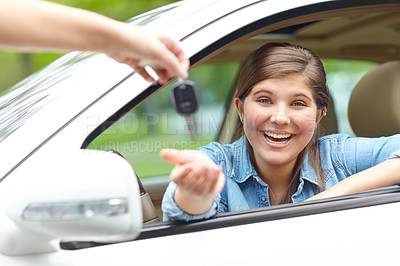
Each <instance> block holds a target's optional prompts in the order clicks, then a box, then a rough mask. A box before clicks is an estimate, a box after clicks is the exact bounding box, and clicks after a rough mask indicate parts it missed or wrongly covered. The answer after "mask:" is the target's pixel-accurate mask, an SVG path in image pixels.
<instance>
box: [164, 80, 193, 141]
mask: <svg viewBox="0 0 400 266" xmlns="http://www.w3.org/2000/svg"><path fill="white" fill-rule="evenodd" d="M171 96H172V101H173V103H174V106H175V109H176V111H177V112H178V113H179V114H180V115H182V116H183V117H184V118H185V120H186V124H187V126H188V129H189V132H190V136H191V138H192V141H196V139H197V133H196V121H195V119H194V114H195V113H196V111H197V109H198V107H199V101H198V98H197V93H196V90H195V84H194V82H193V81H189V80H181V79H180V80H178V82H177V83H175V84H174V86H172V88H171Z"/></svg>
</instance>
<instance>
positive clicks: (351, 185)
mask: <svg viewBox="0 0 400 266" xmlns="http://www.w3.org/2000/svg"><path fill="white" fill-rule="evenodd" d="M397 184H400V158H392V159H389V160H386V161H384V162H382V163H380V164H377V165H375V166H373V167H371V168H369V169H366V170H364V171H361V172H359V173H357V174H354V175H352V176H350V177H348V178H346V179H345V180H343V181H341V182H339V183H338V184H336V185H334V186H332V187H331V188H329V189H327V190H325V191H323V192H321V193H319V194H317V195H315V196H313V197H311V198H309V199H307V201H309V200H316V199H323V198H329V197H335V196H341V195H347V194H353V193H358V192H362V191H366V190H371V189H376V188H381V187H386V186H393V185H397Z"/></svg>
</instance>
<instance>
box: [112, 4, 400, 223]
mask: <svg viewBox="0 0 400 266" xmlns="http://www.w3.org/2000/svg"><path fill="white" fill-rule="evenodd" d="M398 14H399V13H398V11H397V10H396V9H394V10H390V8H388V7H385V8H381V9H378V10H376V12H371V10H358V12H353V11H351V10H350V11H349V10H347V11H337V12H336V13H332V14H323V13H322V14H318V15H314V16H313V19H310V18H308V17H301V18H296V19H289V20H287V21H282V22H279V23H276V24H273V25H269V26H267V27H264V28H262V29H259V30H258V31H257V32H252V33H249V35H248V36H253V37H251V38H247V39H245V38H240V39H239V40H237V41H234V42H232V43H230V44H228V45H226V46H224V47H222V48H221V49H219V50H217V51H215V52H214V53H212V54H210V55H209V56H206V57H204V58H203V59H201V60H199V61H198V62H196V63H195V66H193V70H192V71H194V70H195V69H196V68H201V67H202V66H210V65H218V64H224V63H231V62H236V63H238V65H240V61H241V60H243V58H244V57H245V56H247V55H248V54H249V53H250V52H252V51H253V50H255V49H257V48H258V47H260V46H262V45H263V44H265V43H267V42H291V43H296V44H300V45H302V46H304V47H307V48H310V49H312V50H313V51H315V52H316V53H317V54H318V55H319V56H320V57H321V58H322V59H324V58H334V59H343V60H349V61H352V60H361V61H366V62H372V63H374V64H375V65H379V64H382V63H385V64H382V65H381V66H380V67H378V68H376V69H374V70H373V71H371V72H369V73H368V74H366V75H364V77H363V78H362V79H361V81H360V82H359V84H357V85H356V86H355V88H354V90H353V88H352V87H348V88H347V90H348V92H349V94H350V92H351V91H352V93H351V100H350V104H349V106H348V119H349V121H350V123H351V128H352V130H353V131H354V134H355V135H357V136H371V137H372V136H384V135H390V134H394V133H396V132H399V129H400V110H398V108H397V104H398V99H399V97H398V93H399V90H400V85H399V84H400V61H399V60H400V42H399V41H398V40H400V16H399V15H398ZM245 37H246V36H245ZM243 39H245V40H243ZM396 60H397V61H396ZM386 62H389V63H386ZM223 67H224V65H223ZM237 71H238V68H235V71H231V72H234V73H230V74H231V76H233V77H236V76H237V74H238V72H237ZM189 78H190V76H189ZM220 79H221V78H220ZM229 82H230V83H231V85H230V86H228V87H229V89H228V90H227V93H226V96H225V97H226V99H225V101H224V102H223V103H222V104H221V105H223V118H222V119H221V121H220V124H219V126H218V132H217V135H216V136H215V139H214V140H216V141H219V142H221V143H230V142H232V141H234V140H235V139H236V138H237V137H238V136H237V135H235V133H236V132H237V131H236V130H235V128H236V127H237V126H238V124H239V117H238V115H237V112H236V109H235V106H234V104H233V99H232V97H233V90H234V82H235V78H233V79H232V80H230V81H229ZM200 86H205V85H204V84H201V82H200ZM165 87H168V85H167V86H165ZM215 89H217V88H215ZM218 89H219V88H218ZM330 89H331V91H332V92H334V91H335V89H336V88H334V87H330ZM201 90H202V87H199V88H198V92H199V93H200V94H201ZM377 90H379V92H378V93H377ZM165 91H166V92H165ZM159 93H160V94H161V93H164V94H168V89H166V88H164V89H162V90H161V91H160V92H159ZM333 95H334V94H333ZM152 98H153V97H152ZM201 98H202V97H201V95H200V105H201ZM334 98H335V97H332V99H331V102H330V106H329V109H328V112H327V116H326V118H324V119H323V120H322V122H321V123H322V128H323V133H324V134H332V133H336V132H340V131H341V129H340V125H339V124H340V123H339V121H338V120H339V118H338V117H337V113H338V108H337V104H338V103H337V102H334V100H335V99H334ZM149 100H151V98H150V99H148V100H147V101H149ZM340 100H341V99H340ZM147 101H146V102H147ZM153 104H154V102H153ZM346 106H347V103H346ZM202 125H204V124H202ZM139 141H140V140H139ZM189 147H190V148H191V147H192V146H189ZM119 152H121V154H123V156H124V157H126V158H127V159H128V160H130V158H128V157H129V156H127V155H125V154H124V152H123V151H119ZM131 164H132V165H133V167H134V169H135V171H137V170H138V169H139V168H140V165H138V164H135V162H132V163H131ZM138 172H139V171H138ZM142 176H143V175H141V174H140V173H139V177H140V178H141V179H142ZM142 182H143V184H144V187H145V188H146V189H147V192H148V194H149V195H150V197H151V200H152V202H153V204H154V206H155V208H156V209H157V211H158V216H159V218H160V220H162V213H161V211H160V205H161V199H162V195H163V193H164V191H165V188H166V186H167V184H168V171H167V172H165V173H164V174H162V175H160V174H154V175H153V178H143V179H142ZM146 205H147V206H148V204H146ZM150 208H153V207H152V206H151V207H150ZM151 213H153V212H152V211H151ZM153 218H155V219H156V217H153ZM153 218H151V219H150V220H152V219H153Z"/></svg>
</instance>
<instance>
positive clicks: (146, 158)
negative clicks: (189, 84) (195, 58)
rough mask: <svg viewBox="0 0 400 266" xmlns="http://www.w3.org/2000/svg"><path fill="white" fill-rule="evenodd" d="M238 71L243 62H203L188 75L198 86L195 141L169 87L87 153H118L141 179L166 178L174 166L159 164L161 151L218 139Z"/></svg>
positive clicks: (109, 131) (119, 123)
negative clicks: (176, 108) (172, 97)
mask: <svg viewBox="0 0 400 266" xmlns="http://www.w3.org/2000/svg"><path fill="white" fill-rule="evenodd" d="M238 71H239V63H238V62H232V63H214V64H203V65H199V66H197V67H195V68H193V69H192V70H191V71H190V72H189V78H188V79H189V80H192V81H194V82H195V83H196V89H197V94H198V98H199V102H200V105H199V109H198V111H197V112H196V114H195V120H196V126H197V133H198V134H197V141H196V142H193V141H192V140H191V137H190V133H189V131H188V129H187V125H186V120H185V119H184V117H182V116H180V115H179V114H177V112H176V111H175V109H174V107H173V104H172V101H171V96H170V88H171V85H172V84H170V85H167V86H165V87H164V88H162V89H161V90H160V91H158V92H157V93H155V94H154V95H153V96H151V97H150V98H148V99H147V100H146V101H144V102H143V103H142V104H141V105H140V106H138V107H137V108H135V109H133V110H132V111H131V112H129V113H128V114H126V115H125V116H124V117H123V118H121V119H120V120H119V121H117V122H116V123H115V124H113V125H112V126H111V127H110V128H109V129H107V130H106V131H105V132H103V133H102V134H101V135H100V136H98V137H97V138H96V139H95V140H94V141H93V142H92V143H91V144H90V145H89V147H88V148H89V149H96V150H116V151H118V152H119V153H121V154H122V155H123V156H124V157H125V158H126V159H127V160H128V161H129V162H130V163H131V164H132V166H133V168H134V169H135V171H136V173H137V175H138V176H139V177H140V178H146V177H156V176H162V175H168V174H169V172H170V171H171V170H172V167H173V165H171V164H168V163H165V162H164V161H162V160H161V158H160V156H159V154H160V151H161V150H162V149H165V148H173V149H196V148H197V147H200V146H204V145H206V144H208V143H209V142H211V141H214V140H216V139H217V136H218V132H219V130H220V127H221V124H222V121H223V118H224V115H225V102H226V99H227V98H228V94H229V93H230V91H231V90H232V88H233V86H234V83H235V81H236V77H237V75H238Z"/></svg>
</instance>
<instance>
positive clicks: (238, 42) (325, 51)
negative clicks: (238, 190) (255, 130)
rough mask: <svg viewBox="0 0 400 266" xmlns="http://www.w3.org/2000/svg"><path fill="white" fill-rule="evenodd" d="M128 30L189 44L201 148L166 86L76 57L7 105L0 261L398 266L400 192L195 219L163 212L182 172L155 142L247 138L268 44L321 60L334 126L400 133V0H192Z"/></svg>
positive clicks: (179, 144)
mask: <svg viewBox="0 0 400 266" xmlns="http://www.w3.org/2000/svg"><path fill="white" fill-rule="evenodd" d="M129 23H133V24H137V25H144V26H146V27H152V28H156V29H158V30H161V31H164V32H166V33H168V34H169V35H171V36H172V37H174V38H176V39H179V40H181V42H182V46H183V48H184V50H185V53H186V55H187V56H189V57H190V60H191V68H192V69H191V71H190V76H189V79H191V80H194V81H195V83H196V87H197V93H198V98H199V101H200V108H199V110H198V112H197V113H196V114H195V116H194V119H195V120H196V123H197V141H195V142H194V141H192V140H191V137H190V134H189V132H188V127H187V124H186V122H185V119H184V118H183V117H181V116H180V115H178V114H177V113H176V112H175V111H174V109H173V105H172V104H171V99H170V89H169V87H170V84H167V85H165V86H160V85H155V86H152V85H151V84H150V83H148V82H146V81H145V80H143V79H142V78H141V77H140V76H139V75H138V74H136V73H132V69H131V68H129V67H128V66H126V65H123V64H119V63H117V62H115V61H113V60H111V59H110V58H108V57H107V56H105V55H102V54H92V53H75V52H74V53H70V54H68V55H66V56H64V57H62V58H60V59H59V60H57V61H55V62H54V63H52V64H50V65H49V66H48V67H46V68H45V69H43V70H41V71H39V72H37V73H35V74H34V75H32V76H30V77H28V78H27V79H25V80H23V81H21V82H20V83H19V84H17V85H15V86H14V87H12V88H11V89H9V90H7V91H6V92H4V93H3V94H2V96H1V98H0V165H1V167H0V206H1V208H0V265H2V266H16V265H30V266H50V265H57V266H59V265H96V266H101V265H107V266H110V265H118V266H119V265H400V258H399V256H398V255H397V252H398V249H399V247H400V231H399V229H398V227H399V223H400V188H399V187H397V186H396V187H389V188H384V189H379V190H374V191H368V192H364V193H359V194H354V195H349V196H342V197H336V198H331V199H325V200H320V201H313V202H304V203H295V204H285V205H277V206H272V207H267V208H260V209H252V210H248V211H242V212H234V213H225V214H221V215H219V216H217V217H215V218H213V219H209V220H205V221H196V222H190V223H189V222H188V223H185V222H182V223H176V222H168V223H167V222H162V221H161V220H162V213H161V212H160V208H159V207H160V202H161V198H162V195H163V193H164V190H165V188H166V186H167V184H168V182H169V179H168V173H169V171H170V170H171V169H172V166H171V165H168V164H166V163H164V162H162V161H161V159H160V158H159V151H160V150H161V149H162V148H181V149H187V148H189V149H194V148H197V147H199V146H202V145H205V144H207V143H208V142H210V141H220V142H222V143H227V142H231V141H233V140H234V139H235V138H236V137H237V136H235V130H234V128H235V126H236V125H237V123H238V117H237V114H236V112H235V110H234V107H233V105H232V104H231V103H232V102H233V101H232V97H233V96H232V95H233V93H232V89H233V88H234V83H235V79H236V77H237V74H238V68H239V65H240V61H241V60H242V59H243V58H244V57H245V56H246V55H247V54H249V53H250V52H251V51H253V50H255V49H256V48H257V47H259V46H261V45H262V44H264V43H267V42H292V43H297V44H300V45H302V46H305V47H307V48H311V49H312V50H314V51H315V52H316V53H317V54H318V55H319V56H320V57H321V58H323V62H324V64H325V67H326V69H327V75H328V82H329V86H330V89H331V92H332V95H333V99H332V100H333V102H334V104H331V107H330V108H331V110H329V111H328V116H327V119H324V120H326V121H325V122H324V123H325V125H324V127H325V131H326V133H327V134H328V133H334V132H340V133H343V132H345V133H348V134H351V135H357V136H368V137H370V136H383V135H391V134H394V133H397V132H400V114H399V109H398V106H399V102H400V98H399V94H400V63H399V62H400V1H399V0H375V1H374V0H364V1H363V0H347V1H327V0H297V1H289V0H279V1H278V0H268V1H256V0H240V1H236V0H212V1H211V0H202V1H195V0H187V1H181V2H176V3H173V4H170V5H167V6H165V7H161V8H158V9H156V10H153V11H150V12H147V13H145V14H142V15H139V16H137V17H135V18H133V19H132V20H130V21H129ZM360 79H361V80H360ZM359 80H360V81H359ZM173 82H174V81H171V83H173ZM357 82H358V83H357ZM356 83H357V85H356ZM353 88H355V89H354V90H353ZM156 92H157V93H156ZM139 105H140V106H139ZM347 110H348V112H347ZM120 155H122V156H120ZM137 177H139V178H140V180H141V182H138V179H137ZM141 183H143V186H142V185H141ZM144 188H145V189H146V190H147V193H146V192H145V190H144ZM153 206H154V207H155V208H154V207H153Z"/></svg>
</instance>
